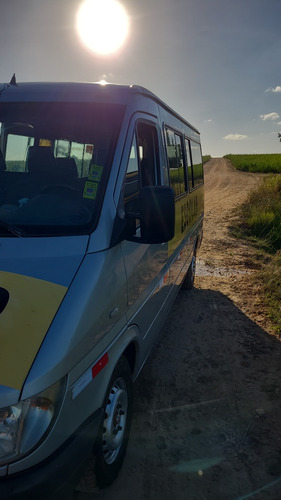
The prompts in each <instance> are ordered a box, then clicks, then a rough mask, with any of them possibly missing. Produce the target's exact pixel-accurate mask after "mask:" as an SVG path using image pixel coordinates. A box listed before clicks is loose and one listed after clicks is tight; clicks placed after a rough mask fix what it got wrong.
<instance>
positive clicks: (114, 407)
mask: <svg viewBox="0 0 281 500" xmlns="http://www.w3.org/2000/svg"><path fill="white" fill-rule="evenodd" d="M202 223H203V166H202V156H201V146H200V136H199V132H198V131H197V130H196V129H195V128H194V127H193V126H191V125H190V124H189V123H188V122H187V121H185V120H184V119H183V118H181V117H180V116H179V115H178V114H176V113H175V112H174V111H172V110H171V109H170V108H169V107H168V106H167V105H166V104H164V103H163V102H162V101H161V100H159V99H158V98H157V97H156V96H155V95H154V94H152V93H151V92H149V91H148V90H146V89H144V88H142V87H138V86H120V85H111V84H107V85H102V84H82V83H16V81H15V79H13V80H12V81H11V82H10V84H2V85H0V341H1V349H0V498H1V500H6V499H18V500H24V499H28V500H31V499H33V498H34V499H39V498H40V500H43V499H44V498H52V499H53V500H54V499H55V498H63V493H62V492H63V491H66V490H67V488H68V489H69V491H70V488H73V485H74V484H75V481H77V480H78V478H79V475H80V474H81V471H82V469H83V467H84V465H85V463H86V461H87V460H88V459H89V456H90V455H91V454H92V453H93V454H94V456H95V474H96V478H97V484H98V485H99V486H101V487H102V486H105V485H107V484H110V483H111V482H112V481H113V480H114V478H115V477H116V475H117V474H118V471H119V469H120V467H121V464H122V461H123V458H124V455H125V451H126V445H127V441H128V435H129V428H130V419H131V404H132V382H133V381H134V380H135V379H136V377H137V375H138V373H139V372H140V370H141V368H142V366H143V364H144V362H145V360H146V358H147V356H148V355H149V352H150V350H151V348H152V346H153V344H154V343H155V340H156V339H157V336H158V334H159V332H160V330H161V325H162V324H163V321H164V319H165V317H166V314H167V312H168V311H169V308H170V307H171V305H172V303H173V301H174V299H175V296H176V294H177V292H178V290H179V288H180V286H185V287H191V286H192V285H193V280H194V274H195V262H196V252H197V250H198V248H199V246H200V243H201V239H202ZM65 498H66V497H65Z"/></svg>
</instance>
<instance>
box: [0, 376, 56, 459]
mask: <svg viewBox="0 0 281 500" xmlns="http://www.w3.org/2000/svg"><path fill="white" fill-rule="evenodd" d="M64 388H65V379H63V380H60V381H59V382H57V383H56V384H54V385H52V386H51V387H49V388H48V389H46V390H45V391H43V392H41V393H40V394H37V395H36V396H34V397H32V398H29V399H26V400H25V401H21V402H19V403H17V404H15V405H11V406H7V407H6V408H1V409H0V463H2V464H3V462H4V463H7V462H10V461H11V460H13V459H14V458H15V457H16V458H19V456H21V455H24V454H26V453H27V452H29V451H30V450H31V449H32V448H34V447H35V446H36V445H38V443H39V442H40V441H41V439H42V438H43V437H44V435H45V434H46V432H47V431H49V430H50V429H51V426H52V423H53V422H54V418H55V416H56V414H57V412H58V409H59V407H60V403H61V400H62V397H63V394H64Z"/></svg>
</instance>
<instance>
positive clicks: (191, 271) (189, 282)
mask: <svg viewBox="0 0 281 500" xmlns="http://www.w3.org/2000/svg"><path fill="white" fill-rule="evenodd" d="M195 273H196V253H195V252H194V254H193V256H192V259H191V263H190V266H189V268H188V271H187V273H186V276H185V277H184V280H183V282H182V285H181V288H182V289H183V290H191V288H193V285H194V280H195Z"/></svg>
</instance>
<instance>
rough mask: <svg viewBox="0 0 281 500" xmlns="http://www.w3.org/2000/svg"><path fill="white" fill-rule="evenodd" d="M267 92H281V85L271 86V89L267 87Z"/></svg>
mask: <svg viewBox="0 0 281 500" xmlns="http://www.w3.org/2000/svg"><path fill="white" fill-rule="evenodd" d="M266 92H274V93H278V92H281V85H276V87H270V88H269V89H266Z"/></svg>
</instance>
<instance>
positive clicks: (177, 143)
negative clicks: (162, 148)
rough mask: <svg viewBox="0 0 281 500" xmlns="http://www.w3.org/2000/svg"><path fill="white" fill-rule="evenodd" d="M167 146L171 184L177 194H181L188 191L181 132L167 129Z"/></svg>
mask: <svg viewBox="0 0 281 500" xmlns="http://www.w3.org/2000/svg"><path fill="white" fill-rule="evenodd" d="M166 148H167V157H168V166H169V177H170V186H171V187H172V188H173V190H174V193H175V196H179V195H181V194H182V193H184V192H185V191H186V187H185V173H184V162H183V149H182V141H181V136H180V135H179V134H177V133H176V132H174V131H172V130H169V129H166Z"/></svg>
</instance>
